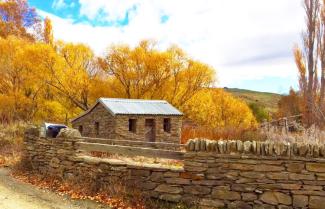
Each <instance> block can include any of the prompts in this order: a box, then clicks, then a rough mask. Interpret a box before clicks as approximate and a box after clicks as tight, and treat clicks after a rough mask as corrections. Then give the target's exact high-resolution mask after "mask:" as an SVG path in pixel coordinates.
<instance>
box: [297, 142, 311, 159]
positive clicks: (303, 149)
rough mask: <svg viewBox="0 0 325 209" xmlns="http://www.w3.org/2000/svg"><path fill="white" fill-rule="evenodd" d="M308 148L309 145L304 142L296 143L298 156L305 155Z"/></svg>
mask: <svg viewBox="0 0 325 209" xmlns="http://www.w3.org/2000/svg"><path fill="white" fill-rule="evenodd" d="M308 150H309V146H308V145H306V144H298V154H299V156H302V157H304V156H306V155H307V152H308Z"/></svg>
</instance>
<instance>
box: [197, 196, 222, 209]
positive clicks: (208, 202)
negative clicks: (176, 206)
mask: <svg viewBox="0 0 325 209" xmlns="http://www.w3.org/2000/svg"><path fill="white" fill-rule="evenodd" d="M199 205H201V206H209V207H213V208H223V207H224V206H225V204H224V202H223V201H221V200H214V199H207V198H203V199H201V200H200V202H199Z"/></svg>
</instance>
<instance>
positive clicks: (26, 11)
mask: <svg viewBox="0 0 325 209" xmlns="http://www.w3.org/2000/svg"><path fill="white" fill-rule="evenodd" d="M39 29H40V18H39V17H38V15H37V13H36V11H35V9H34V8H31V7H29V5H28V3H27V1H26V0H4V1H0V37H3V38H6V37H8V36H10V35H14V36H16V37H20V38H25V39H28V40H35V39H38V38H39V37H38V35H39V34H40V31H39Z"/></svg>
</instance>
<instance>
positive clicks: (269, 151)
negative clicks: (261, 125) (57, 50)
mask: <svg viewBox="0 0 325 209" xmlns="http://www.w3.org/2000/svg"><path fill="white" fill-rule="evenodd" d="M273 150H274V143H273V142H269V143H268V146H267V155H273V154H274V152H273Z"/></svg>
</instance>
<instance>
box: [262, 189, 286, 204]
mask: <svg viewBox="0 0 325 209" xmlns="http://www.w3.org/2000/svg"><path fill="white" fill-rule="evenodd" d="M259 199H260V200H261V201H263V202H265V203H267V204H271V205H278V204H283V205H291V204H292V199H291V196H290V195H288V194H285V193H282V192H275V191H272V192H264V193H263V194H262V195H261V197H260V198H259Z"/></svg>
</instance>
